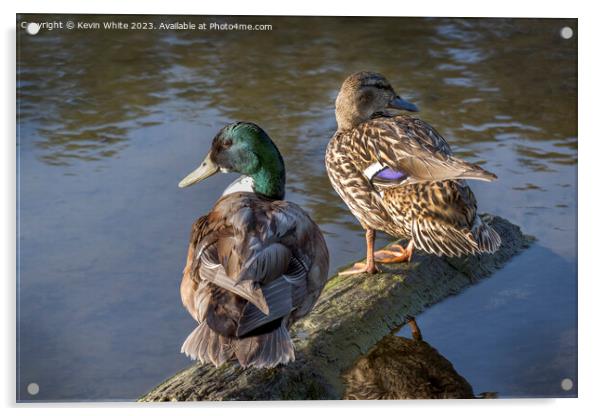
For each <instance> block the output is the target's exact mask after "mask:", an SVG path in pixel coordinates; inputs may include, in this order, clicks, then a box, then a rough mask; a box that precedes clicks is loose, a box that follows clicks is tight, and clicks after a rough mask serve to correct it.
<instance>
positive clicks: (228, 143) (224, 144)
mask: <svg viewBox="0 0 602 416" xmlns="http://www.w3.org/2000/svg"><path fill="white" fill-rule="evenodd" d="M230 146H232V139H226V140H224V141H223V142H222V147H223V148H224V149H227V148H229V147H230Z"/></svg>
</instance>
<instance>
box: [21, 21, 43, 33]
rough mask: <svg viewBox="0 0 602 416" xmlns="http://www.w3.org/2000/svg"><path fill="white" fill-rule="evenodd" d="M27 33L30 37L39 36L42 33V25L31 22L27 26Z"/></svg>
mask: <svg viewBox="0 0 602 416" xmlns="http://www.w3.org/2000/svg"><path fill="white" fill-rule="evenodd" d="M25 31H26V32H27V33H28V34H30V35H37V34H38V32H39V31H40V25H39V24H37V23H34V22H29V23H27V25H26V26H25Z"/></svg>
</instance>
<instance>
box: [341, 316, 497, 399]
mask: <svg viewBox="0 0 602 416" xmlns="http://www.w3.org/2000/svg"><path fill="white" fill-rule="evenodd" d="M407 323H408V325H409V326H410V328H411V329H412V339H408V338H404V337H398V336H394V335H388V336H386V337H385V338H383V339H382V340H381V341H380V342H379V343H378V344H376V346H375V347H374V348H373V349H372V350H371V351H370V352H369V353H368V354H367V355H365V356H363V357H361V358H359V359H358V360H357V361H356V362H355V363H354V365H353V366H352V367H351V368H350V369H349V370H347V371H346V372H345V374H344V376H343V379H344V381H345V384H346V387H347V388H346V390H345V394H344V396H343V398H344V399H347V400H401V399H472V398H475V395H474V393H473V389H472V386H471V385H470V384H469V383H468V381H466V379H465V378H464V377H462V376H461V375H460V374H458V372H457V371H456V369H455V368H454V366H453V364H452V363H450V362H449V361H448V360H447V359H446V358H445V357H444V356H442V355H441V354H440V353H439V351H437V350H436V349H435V348H433V347H432V346H430V345H429V344H428V343H427V342H425V341H423V340H422V334H421V333H420V328H418V325H417V324H416V321H415V320H414V318H410V319H409V320H408V322H407ZM481 397H493V394H492V393H483V394H482V395H481Z"/></svg>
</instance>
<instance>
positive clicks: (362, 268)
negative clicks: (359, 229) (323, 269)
mask: <svg viewBox="0 0 602 416" xmlns="http://www.w3.org/2000/svg"><path fill="white" fill-rule="evenodd" d="M375 234H376V233H375V232H374V230H372V229H367V230H366V262H365V263H355V264H354V265H353V267H351V268H350V269H347V270H344V271H342V272H341V273H339V274H341V275H349V274H356V273H369V274H375V273H378V272H379V271H380V270H378V267H376V264H375V263H374V237H375Z"/></svg>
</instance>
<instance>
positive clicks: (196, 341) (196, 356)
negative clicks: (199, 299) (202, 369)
mask: <svg viewBox="0 0 602 416" xmlns="http://www.w3.org/2000/svg"><path fill="white" fill-rule="evenodd" d="M181 352H182V353H184V354H186V356H188V357H190V358H191V359H193V360H198V361H200V362H201V363H203V364H207V363H212V364H213V365H214V366H216V367H219V366H221V365H222V364H224V363H225V362H226V361H228V360H230V359H231V358H236V359H237V360H238V362H239V363H240V365H241V367H243V368H246V367H257V368H272V367H275V366H277V365H278V364H287V363H289V362H292V361H295V350H294V347H293V341H292V340H291V337H290V335H289V333H288V330H287V329H286V327H285V326H284V323H282V324H281V325H280V326H279V327H278V328H277V329H275V330H274V331H272V332H269V333H266V334H261V335H255V336H249V337H245V338H240V339H238V338H228V337H224V336H223V335H220V334H218V333H217V332H215V331H214V330H212V329H211V328H210V327H209V325H207V322H205V321H202V322H201V323H200V324H199V326H198V327H197V328H196V329H195V330H194V331H192V332H191V333H190V335H188V338H186V341H184V344H183V345H182V349H181Z"/></svg>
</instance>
